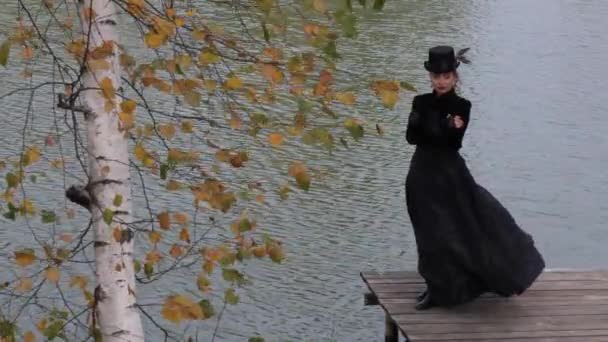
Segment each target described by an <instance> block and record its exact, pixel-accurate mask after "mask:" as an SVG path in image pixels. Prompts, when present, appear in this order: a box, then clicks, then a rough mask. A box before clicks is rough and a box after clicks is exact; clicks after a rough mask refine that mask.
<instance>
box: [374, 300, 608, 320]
mask: <svg viewBox="0 0 608 342" xmlns="http://www.w3.org/2000/svg"><path fill="white" fill-rule="evenodd" d="M574 305H575V304H573V305H555V304H552V303H546V305H544V306H526V307H508V306H500V307H498V306H494V305H486V306H481V305H475V306H469V307H466V308H462V307H458V308H454V309H452V310H447V309H442V308H437V309H435V310H427V311H424V312H420V311H418V310H416V309H415V308H414V305H413V303H412V304H386V305H385V308H386V310H388V312H390V313H391V315H392V316H395V317H397V316H401V315H407V314H409V315H411V317H408V318H407V319H408V320H411V321H412V322H417V321H420V322H421V321H426V322H442V321H446V322H447V321H449V322H454V323H455V322H458V321H460V320H466V321H470V320H475V319H476V320H491V319H494V318H496V319H501V318H502V317H534V316H547V315H551V316H570V315H608V304H604V305H579V306H574Z"/></svg>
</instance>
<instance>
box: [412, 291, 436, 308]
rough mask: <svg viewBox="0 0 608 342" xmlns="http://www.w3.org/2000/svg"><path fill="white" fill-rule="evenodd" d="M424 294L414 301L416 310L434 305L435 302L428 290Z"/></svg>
mask: <svg viewBox="0 0 608 342" xmlns="http://www.w3.org/2000/svg"><path fill="white" fill-rule="evenodd" d="M424 294H425V296H424V297H422V299H421V300H419V301H418V303H416V310H427V309H430V308H432V307H434V306H435V302H434V301H433V298H431V295H430V294H429V293H428V291H425V293H424Z"/></svg>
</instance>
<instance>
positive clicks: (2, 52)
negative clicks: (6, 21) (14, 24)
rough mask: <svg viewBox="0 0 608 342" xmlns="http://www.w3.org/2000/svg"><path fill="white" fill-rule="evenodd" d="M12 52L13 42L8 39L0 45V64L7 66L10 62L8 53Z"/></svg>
mask: <svg viewBox="0 0 608 342" xmlns="http://www.w3.org/2000/svg"><path fill="white" fill-rule="evenodd" d="M10 52H11V42H9V41H8V39H7V40H5V41H4V43H2V45H0V64H1V65H3V66H6V64H7V63H8V55H9V54H10Z"/></svg>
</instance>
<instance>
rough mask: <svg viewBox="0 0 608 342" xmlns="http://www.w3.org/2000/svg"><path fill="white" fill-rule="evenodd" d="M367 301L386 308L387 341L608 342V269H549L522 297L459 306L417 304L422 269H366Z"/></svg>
mask: <svg viewBox="0 0 608 342" xmlns="http://www.w3.org/2000/svg"><path fill="white" fill-rule="evenodd" d="M361 277H362V278H363V280H364V281H365V283H366V284H367V286H368V287H369V290H370V293H367V294H365V297H364V299H365V305H380V306H381V307H382V308H383V309H384V311H385V313H386V337H385V341H386V342H397V341H399V332H401V335H402V336H404V338H405V340H406V341H408V342H418V341H425V342H426V341H475V342H479V341H487V342H499V341H501V342H524V341H526V342H608V271H569V270H564V271H546V272H544V273H543V274H541V276H540V277H539V278H538V279H537V281H536V282H535V283H534V285H533V286H532V287H531V288H530V289H528V291H526V292H525V293H524V294H522V295H521V296H519V297H511V298H503V297H498V296H494V295H484V296H482V297H480V298H479V299H478V300H476V301H474V302H472V303H468V304H465V305H462V306H459V307H455V308H451V309H446V308H432V309H429V310H425V311H417V310H416V309H414V304H415V303H416V295H417V294H418V293H420V292H421V291H422V290H424V288H425V285H424V281H423V280H422V278H421V277H420V276H419V275H418V274H417V273H416V272H386V273H375V272H363V273H361Z"/></svg>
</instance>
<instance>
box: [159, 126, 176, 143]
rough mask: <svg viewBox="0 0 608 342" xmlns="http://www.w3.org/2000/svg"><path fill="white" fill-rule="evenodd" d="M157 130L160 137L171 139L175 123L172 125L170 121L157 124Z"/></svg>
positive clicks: (173, 134)
mask: <svg viewBox="0 0 608 342" xmlns="http://www.w3.org/2000/svg"><path fill="white" fill-rule="evenodd" d="M158 131H159V133H160V135H161V137H163V138H165V139H168V140H171V139H173V137H174V136H175V125H173V124H171V123H169V124H163V125H159V126H158Z"/></svg>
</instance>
